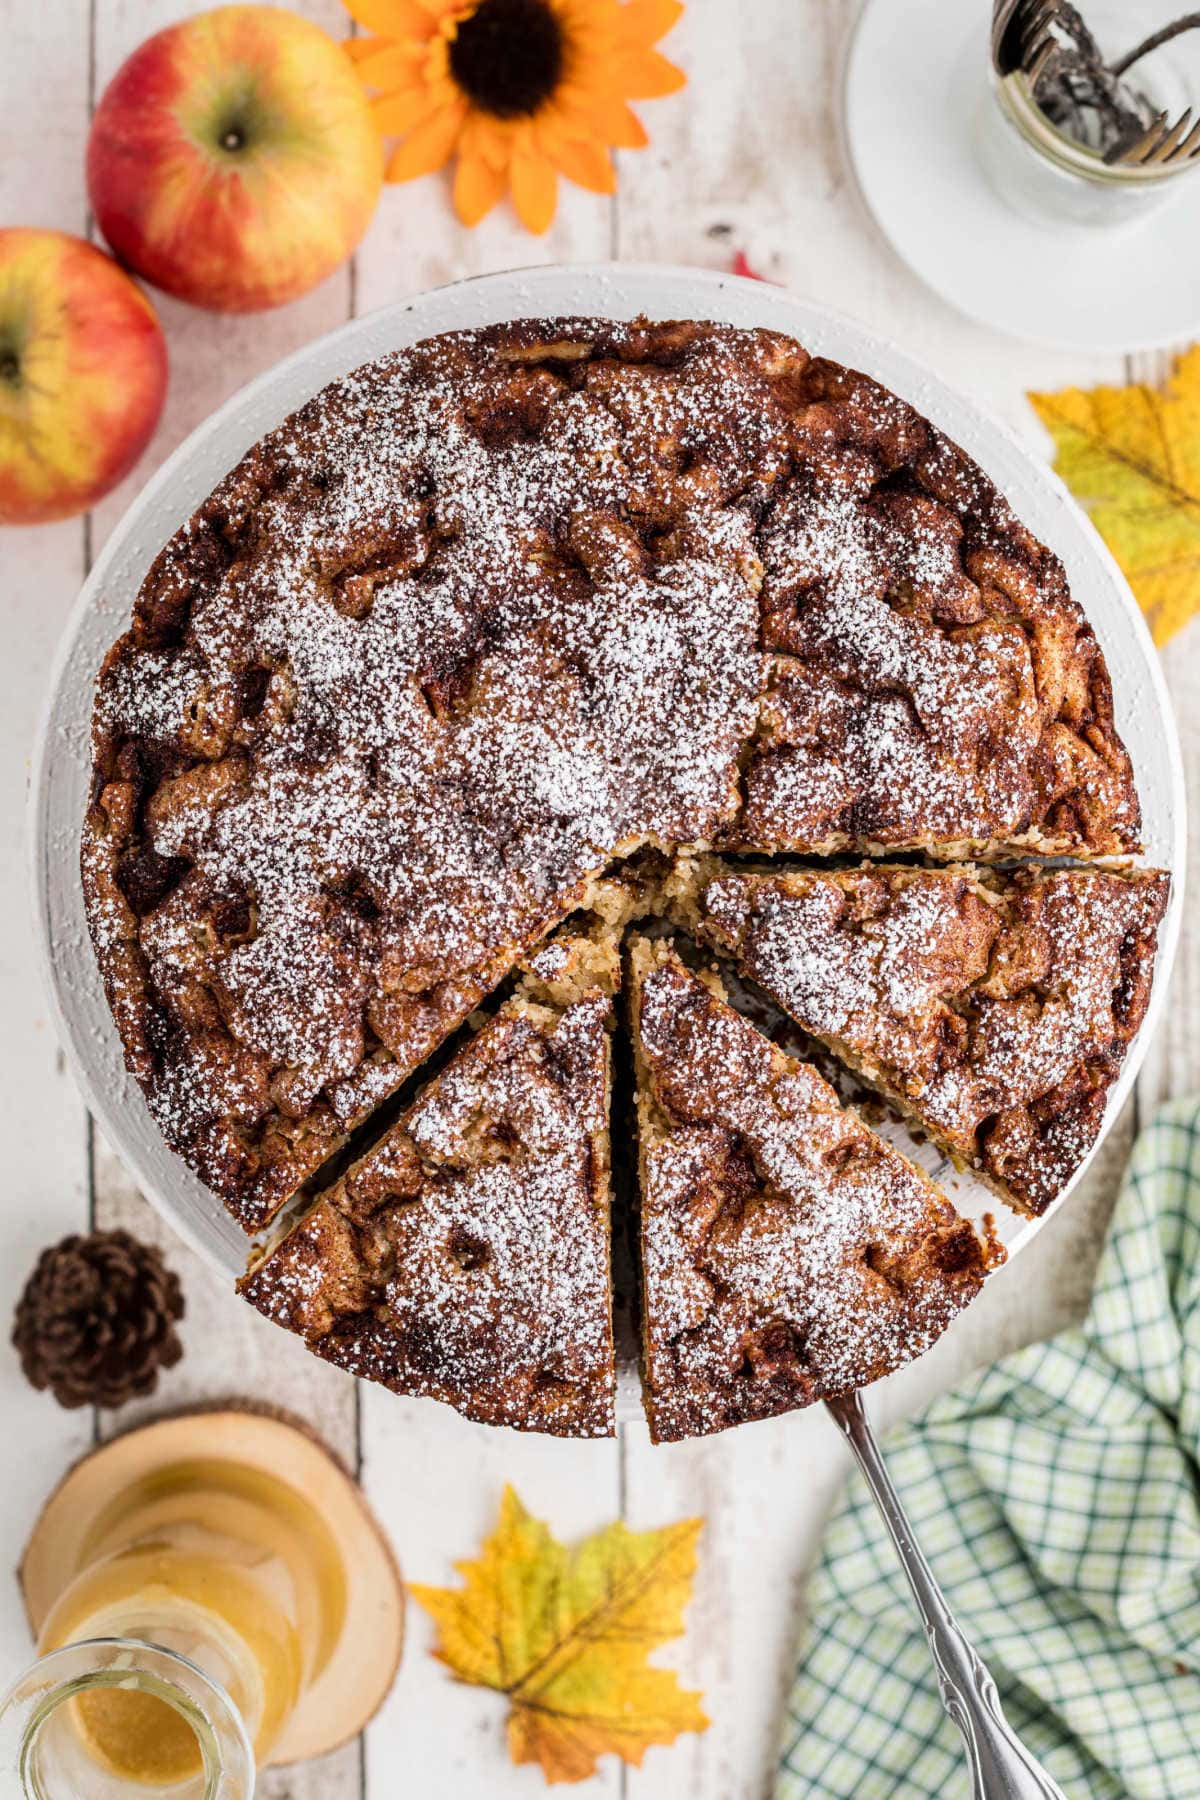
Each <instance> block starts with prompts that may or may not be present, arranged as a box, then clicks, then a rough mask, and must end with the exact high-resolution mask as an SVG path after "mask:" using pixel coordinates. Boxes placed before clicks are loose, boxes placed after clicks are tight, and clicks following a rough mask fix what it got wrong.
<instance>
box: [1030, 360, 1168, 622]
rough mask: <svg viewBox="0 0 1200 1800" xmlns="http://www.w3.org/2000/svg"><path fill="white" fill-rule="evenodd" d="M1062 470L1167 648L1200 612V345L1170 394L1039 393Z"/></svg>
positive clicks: (1139, 385) (1146, 389)
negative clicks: (1196, 613) (1175, 636)
mask: <svg viewBox="0 0 1200 1800" xmlns="http://www.w3.org/2000/svg"><path fill="white" fill-rule="evenodd" d="M1029 398H1030V400H1031V401H1032V402H1033V405H1034V408H1035V409H1036V411H1037V414H1038V417H1039V418H1040V419H1041V420H1042V422H1043V424H1045V425H1046V426H1047V427H1048V428H1049V430H1050V432H1051V433H1052V435H1053V437H1054V442H1055V446H1056V448H1057V451H1058V454H1057V457H1056V459H1055V464H1054V466H1055V468H1056V469H1057V470H1058V473H1059V474H1060V475H1061V476H1062V478H1063V480H1064V481H1065V482H1066V484H1067V486H1068V487H1069V488H1070V489H1071V492H1072V493H1073V494H1074V495H1075V498H1076V499H1077V500H1078V501H1080V502H1081V504H1082V505H1083V506H1085V507H1086V508H1087V510H1088V512H1089V513H1090V514H1091V517H1092V522H1093V524H1094V525H1095V526H1096V528H1097V530H1098V531H1099V532H1100V535H1101V537H1103V539H1104V541H1105V543H1106V544H1107V545H1108V547H1109V549H1110V550H1111V551H1112V553H1113V555H1114V556H1115V557H1116V559H1117V561H1118V562H1119V563H1120V565H1121V568H1122V570H1123V571H1124V573H1125V576H1126V578H1127V580H1128V582H1129V585H1130V587H1131V588H1132V589H1133V591H1134V593H1135V594H1136V596H1137V600H1138V604H1139V606H1140V607H1141V609H1142V611H1143V612H1144V613H1145V615H1146V617H1147V619H1148V620H1149V621H1150V629H1151V631H1152V632H1153V633H1154V641H1155V643H1156V644H1165V643H1166V641H1167V639H1168V638H1169V637H1172V636H1173V635H1174V633H1175V632H1177V631H1178V630H1179V629H1180V627H1181V626H1182V625H1186V623H1187V621H1188V620H1189V619H1190V618H1191V616H1192V614H1193V613H1194V612H1196V611H1198V610H1200V344H1194V345H1193V346H1192V348H1191V349H1190V350H1188V351H1187V352H1186V353H1185V354H1184V355H1183V356H1181V357H1179V359H1178V360H1177V362H1176V363H1175V367H1174V369H1173V371H1172V374H1171V378H1170V380H1169V381H1168V382H1167V384H1166V386H1165V387H1162V388H1155V387H1150V386H1148V385H1147V384H1146V383H1144V382H1134V383H1132V384H1131V385H1130V386H1129V387H1120V388H1113V387H1098V388H1092V389H1090V390H1087V391H1085V390H1083V389H1081V388H1064V389H1063V390H1062V392H1061V393H1058V394H1030V396H1029Z"/></svg>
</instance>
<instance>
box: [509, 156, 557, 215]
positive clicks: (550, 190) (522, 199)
mask: <svg viewBox="0 0 1200 1800" xmlns="http://www.w3.org/2000/svg"><path fill="white" fill-rule="evenodd" d="M512 197H513V205H514V206H515V207H516V209H517V217H518V219H520V221H521V223H522V225H524V227H525V229H526V231H532V232H534V233H535V234H536V235H537V236H538V237H540V236H541V234H542V232H543V231H548V230H549V228H550V222H551V220H552V219H553V217H554V209H555V207H556V206H557V204H558V176H557V175H556V174H555V172H554V168H553V165H552V164H551V163H550V162H548V161H547V159H546V158H545V157H544V156H539V155H538V153H537V152H536V151H532V150H529V149H527V148H525V146H523V145H520V146H518V147H517V149H515V150H514V151H513V160H512Z"/></svg>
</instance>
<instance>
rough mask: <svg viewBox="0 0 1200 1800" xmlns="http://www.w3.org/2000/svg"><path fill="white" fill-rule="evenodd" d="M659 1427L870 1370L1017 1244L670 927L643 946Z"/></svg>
mask: <svg viewBox="0 0 1200 1800" xmlns="http://www.w3.org/2000/svg"><path fill="white" fill-rule="evenodd" d="M631 970H632V984H631V985H632V1013H633V1031H634V1055H635V1066H636V1075H637V1087H638V1136H639V1144H640V1156H641V1255H642V1291H643V1319H642V1337H643V1359H644V1367H645V1377H646V1408H647V1412H648V1415H649V1419H650V1431H651V1435H652V1437H653V1438H654V1440H655V1442H657V1443H661V1442H664V1441H667V1440H670V1439H675V1438H685V1437H692V1436H695V1435H698V1434H700V1433H704V1432H710V1431H721V1430H723V1429H724V1428H725V1427H726V1426H729V1425H736V1424H740V1423H742V1422H743V1421H745V1420H748V1419H761V1418H767V1417H770V1416H772V1415H773V1414H776V1413H781V1412H786V1411H788V1410H790V1409H791V1408H793V1407H799V1406H807V1405H809V1404H811V1402H813V1401H815V1400H821V1399H825V1398H827V1397H828V1396H830V1395H833V1394H841V1393H846V1392H848V1391H850V1390H851V1389H854V1388H859V1387H863V1386H864V1385H865V1384H866V1383H867V1382H871V1381H875V1380H877V1379H878V1378H879V1376H881V1375H886V1374H887V1373H888V1372H889V1371H890V1370H892V1369H895V1368H898V1367H899V1366H900V1364H902V1363H906V1362H908V1361H910V1360H911V1359H912V1358H913V1357H915V1356H919V1355H920V1354H921V1353H922V1351H924V1350H927V1349H928V1348H929V1346H930V1344H932V1343H933V1342H934V1340H935V1339H936V1338H937V1337H938V1336H939V1334H940V1333H941V1332H942V1331H943V1330H944V1329H945V1327H946V1326H947V1325H948V1324H949V1322H950V1320H951V1319H952V1318H953V1317H954V1315H955V1314H956V1313H958V1312H959V1311H960V1310H961V1309H962V1308H963V1307H964V1306H966V1305H967V1303H968V1302H969V1301H970V1300H971V1299H972V1298H973V1297H974V1296H975V1294H976V1293H978V1291H979V1288H980V1285H981V1283H982V1281H983V1278H984V1276H985V1275H986V1273H987V1271H988V1269H989V1267H991V1266H992V1264H993V1263H994V1262H996V1261H999V1260H1001V1259H1002V1257H1003V1252H1002V1251H1001V1250H999V1249H998V1248H997V1247H996V1246H994V1245H992V1244H990V1243H984V1242H981V1241H980V1239H979V1238H978V1237H977V1235H976V1233H975V1231H974V1229H973V1227H972V1226H971V1225H970V1224H968V1223H967V1221H966V1220H964V1219H961V1218H960V1217H959V1216H958V1214H957V1213H956V1212H955V1210H954V1208H953V1207H952V1206H951V1204H950V1202H949V1201H948V1200H947V1199H946V1198H945V1196H944V1195H943V1194H941V1193H939V1191H938V1190H937V1188H935V1187H934V1186H933V1184H932V1182H930V1181H929V1179H928V1178H927V1177H926V1176H925V1175H924V1174H922V1173H921V1171H920V1170H919V1169H916V1168H914V1167H913V1166H912V1164H911V1163H909V1162H907V1161H906V1160H905V1158H904V1157H903V1156H901V1155H900V1154H899V1152H898V1151H896V1150H895V1149H893V1148H892V1147H891V1146H890V1145H889V1144H887V1143H885V1142H884V1141H883V1139H881V1138H879V1137H877V1136H876V1135H875V1134H874V1132H872V1131H870V1130H868V1128H867V1127H866V1126H865V1125H864V1124H863V1123H862V1121H861V1120H860V1119H858V1118H857V1117H856V1116H855V1115H854V1114H853V1113H852V1112H848V1111H847V1110H846V1109H845V1107H843V1106H842V1104H841V1102H840V1101H839V1099H838V1097H837V1095H836V1094H835V1092H834V1090H833V1089H832V1088H831V1087H830V1086H829V1084H828V1082H826V1081H825V1080H823V1079H822V1077H821V1076H820V1075H818V1074H817V1072H816V1070H815V1069H813V1068H812V1067H810V1066H809V1065H808V1064H807V1063H802V1062H798V1061H797V1060H796V1059H795V1058H793V1057H789V1056H786V1055H785V1054H784V1053H783V1051H782V1050H780V1049H778V1048H777V1046H776V1045H774V1044H772V1043H771V1041H770V1039H769V1038H767V1037H765V1036H763V1034H762V1033H761V1032H760V1031H758V1030H757V1029H756V1027H755V1026H753V1025H752V1024H751V1023H750V1022H749V1021H748V1020H747V1019H744V1018H743V1017H742V1016H741V1014H740V1013H737V1012H735V1011H734V1009H733V1008H732V1007H731V1006H730V1005H729V1003H728V1001H727V1000H726V999H725V998H724V995H723V992H722V989H721V985H720V982H719V980H718V979H717V978H716V976H714V975H712V974H705V975H704V976H700V975H697V974H694V973H693V972H692V971H691V970H689V969H688V968H686V967H685V965H684V964H683V962H682V961H681V960H680V958H679V956H678V954H677V953H676V952H675V951H674V950H673V949H672V948H671V947H670V946H669V945H668V944H667V943H665V942H664V941H662V940H658V941H652V940H650V939H647V938H635V939H634V940H633V945H632V951H631Z"/></svg>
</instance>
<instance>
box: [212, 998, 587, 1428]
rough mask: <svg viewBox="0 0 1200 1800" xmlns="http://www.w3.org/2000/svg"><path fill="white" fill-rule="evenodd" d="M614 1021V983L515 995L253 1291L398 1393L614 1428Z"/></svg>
mask: <svg viewBox="0 0 1200 1800" xmlns="http://www.w3.org/2000/svg"><path fill="white" fill-rule="evenodd" d="M531 985H534V986H536V983H533V984H531ZM610 1016H611V1000H610V998H609V995H608V994H607V993H605V992H602V991H600V990H599V989H595V990H593V991H592V993H591V994H589V995H586V996H585V997H583V998H580V999H577V1000H574V1001H572V1002H571V1003H570V1004H569V1005H568V1006H567V1007H566V1008H565V1010H563V1011H561V1012H559V1011H557V1010H555V1009H553V1008H551V1007H547V1006H545V1005H542V1004H540V1003H539V1002H537V1001H529V1000H526V999H523V998H517V999H515V1000H513V1001H512V1002H510V1003H509V1005H508V1006H507V1007H506V1008H505V1010H504V1011H503V1012H502V1013H501V1014H500V1015H499V1016H498V1017H497V1018H495V1019H493V1020H492V1021H490V1023H488V1024H487V1025H485V1026H484V1028H483V1029H482V1031H481V1032H480V1033H479V1034H478V1036H476V1037H474V1038H473V1039H471V1040H470V1042H469V1043H468V1044H467V1046H466V1048H465V1049H463V1050H461V1051H460V1052H459V1053H458V1054H457V1056H456V1057H455V1058H454V1059H453V1060H452V1061H451V1062H450V1063H449V1064H448V1065H447V1067H446V1068H445V1069H444V1070H443V1071H442V1073H441V1075H439V1076H438V1077H437V1078H436V1079H435V1080H434V1081H432V1082H431V1083H430V1084H429V1085H428V1086H427V1087H426V1088H425V1089H424V1090H423V1091H422V1093H421V1095H420V1096H419V1098H418V1099H417V1100H416V1102H415V1103H414V1104H413V1105H412V1106H411V1107H410V1108H409V1109H408V1111H407V1112H406V1113H405V1114H404V1116H403V1118H402V1119H401V1120H400V1121H399V1122H398V1123H397V1124H396V1125H395V1126H394V1127H393V1128H392V1129H391V1130H390V1131H389V1132H388V1133H387V1134H386V1136H385V1137H383V1138H382V1139H381V1140H380V1142H379V1143H378V1144H377V1145H376V1146H375V1148H374V1149H373V1150H372V1151H371V1152H370V1153H369V1154H368V1155H367V1156H365V1157H364V1158H363V1159H362V1160H361V1161H360V1162H358V1163H357V1164H355V1166H354V1167H353V1168H352V1169H351V1170H350V1171H349V1172H348V1173H347V1174H346V1175H345V1176H344V1177H343V1178H342V1180H340V1181H339V1182H338V1183H337V1184H336V1185H335V1186H334V1187H333V1188H332V1189H330V1191H329V1192H328V1193H327V1194H326V1195H325V1196H324V1197H323V1198H322V1199H321V1200H320V1201H319V1202H318V1204H317V1205H316V1207H315V1208H314V1209H313V1211H311V1212H310V1213H309V1214H308V1216H307V1217H306V1218H305V1219H304V1220H303V1221H302V1222H301V1223H300V1224H299V1225H298V1226H297V1228H296V1229H295V1230H294V1231H292V1232H291V1234H290V1235H288V1236H287V1237H285V1238H284V1239H283V1241H282V1243H281V1244H280V1245H279V1247H278V1248H277V1249H276V1250H275V1251H274V1253H273V1254H272V1255H270V1256H269V1257H268V1258H267V1259H266V1260H265V1261H264V1262H262V1263H260V1264H259V1265H258V1266H257V1268H255V1269H254V1270H253V1271H252V1272H251V1273H250V1274H249V1275H248V1276H246V1277H245V1279H244V1280H243V1281H242V1283H241V1291H242V1293H243V1294H244V1295H245V1296H246V1298H247V1299H248V1300H250V1301H251V1302H252V1303H253V1305H254V1306H256V1307H257V1308H258V1310H259V1311H260V1312H261V1313H263V1314H265V1316H266V1317H267V1318H269V1319H273V1320H274V1321H275V1322H276V1323H277V1324H280V1325H284V1326H286V1327H288V1328H289V1329H290V1330H292V1331H294V1332H296V1333H298V1334H299V1335H300V1336H301V1337H303V1338H304V1340H305V1342H306V1343H307V1345H308V1347H309V1349H310V1350H313V1351H315V1352H316V1353H317V1355H318V1356H321V1357H324V1358H325V1360H326V1361H327V1362H332V1363H336V1364H337V1365H338V1366H339V1367H341V1368H343V1369H348V1370H349V1371H350V1372H351V1373H352V1374H354V1375H361V1376H364V1377H365V1378H367V1379H368V1380H371V1381H378V1382H381V1383H382V1384H383V1385H384V1386H386V1387H390V1388H392V1389H394V1390H395V1391H396V1392H397V1393H401V1394H421V1395H430V1396H432V1397H433V1398H435V1399H438V1400H443V1401H446V1402H447V1403H448V1404H450V1405H451V1406H454V1407H456V1408H457V1409H458V1411H459V1412H461V1413H465V1414H466V1416H467V1417H468V1418H471V1419H478V1420H481V1421H482V1422H483V1423H485V1424H489V1425H511V1426H515V1427H516V1428H518V1429H520V1430H527V1431H543V1432H550V1433H552V1434H555V1435H558V1436H569V1437H596V1436H606V1435H611V1433H612V1430H613V1394H614V1385H615V1373H614V1367H613V1341H612V1316H611V1295H610V1283H609V1259H608V1237H609V1205H610V1201H609V1192H608V1150H607V1143H608V1030H607V1026H608V1023H609V1019H610Z"/></svg>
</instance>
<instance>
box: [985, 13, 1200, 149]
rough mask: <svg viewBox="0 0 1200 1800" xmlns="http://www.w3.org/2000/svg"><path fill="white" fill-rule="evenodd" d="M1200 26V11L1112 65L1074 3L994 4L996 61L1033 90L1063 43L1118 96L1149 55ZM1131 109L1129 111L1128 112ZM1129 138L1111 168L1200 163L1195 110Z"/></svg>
mask: <svg viewBox="0 0 1200 1800" xmlns="http://www.w3.org/2000/svg"><path fill="white" fill-rule="evenodd" d="M1198 28H1200V13H1189V14H1187V15H1186V16H1185V17H1184V18H1181V19H1177V20H1176V21H1175V22H1174V23H1173V24H1171V25H1167V26H1164V27H1163V29H1162V30H1161V31H1156V32H1155V33H1154V34H1153V35H1152V36H1151V37H1148V38H1146V39H1145V41H1144V42H1143V43H1140V44H1138V45H1137V46H1136V47H1135V48H1134V49H1133V50H1131V51H1130V52H1129V53H1128V55H1126V56H1123V57H1121V58H1120V60H1119V61H1117V62H1115V63H1113V64H1112V66H1111V67H1106V66H1105V63H1104V59H1103V56H1102V55H1101V52H1100V50H1099V47H1098V46H1097V44H1096V40H1095V39H1094V38H1093V36H1092V34H1091V32H1090V31H1089V30H1088V28H1087V26H1086V24H1085V23H1084V21H1083V19H1082V17H1081V16H1080V13H1079V11H1078V9H1077V8H1076V7H1075V6H1074V5H1072V4H1071V3H1070V0H994V5H993V9H992V61H993V63H994V65H995V67H996V70H997V72H998V73H999V74H1000V75H1015V74H1017V73H1021V74H1023V75H1024V76H1025V79H1026V80H1027V81H1028V83H1029V86H1030V88H1031V89H1032V90H1035V91H1036V89H1037V86H1038V83H1039V82H1040V81H1041V80H1042V77H1043V76H1044V75H1045V74H1046V72H1047V70H1048V68H1049V67H1050V64H1051V61H1052V60H1053V58H1054V56H1055V54H1056V53H1057V52H1058V51H1059V50H1060V49H1061V48H1062V46H1063V39H1064V38H1065V39H1066V40H1067V42H1068V43H1069V44H1072V45H1073V46H1074V47H1075V49H1076V50H1077V51H1079V52H1080V53H1081V54H1082V55H1084V56H1085V57H1087V58H1088V60H1089V61H1090V62H1091V63H1092V64H1093V65H1094V73H1095V76H1096V78H1097V79H1102V80H1104V81H1106V82H1107V84H1108V85H1109V86H1110V88H1111V89H1112V90H1113V92H1114V95H1115V94H1116V93H1117V92H1118V91H1119V90H1118V88H1117V84H1118V83H1119V82H1120V80H1121V78H1122V77H1123V76H1124V75H1125V74H1126V72H1127V71H1128V70H1129V69H1131V68H1132V67H1133V65H1134V63H1136V62H1140V61H1141V59H1142V57H1143V56H1148V55H1149V54H1150V53H1151V51H1153V50H1158V49H1160V48H1161V47H1162V46H1163V45H1164V44H1166V43H1169V42H1170V40H1171V39H1172V38H1173V37H1177V36H1178V35H1179V34H1180V33H1181V32H1183V31H1194V30H1196V29H1198ZM1125 110H1128V109H1127V108H1126V109H1125ZM1134 132H1135V134H1134V135H1133V136H1132V137H1129V136H1125V137H1123V138H1122V139H1121V140H1120V141H1119V142H1117V143H1115V144H1113V145H1112V146H1111V147H1110V148H1109V149H1108V150H1107V151H1106V152H1105V153H1104V161H1105V162H1106V163H1108V165H1109V166H1110V167H1116V166H1122V167H1125V166H1128V167H1135V168H1150V167H1151V166H1155V165H1157V166H1159V167H1161V168H1162V169H1164V170H1168V169H1176V168H1180V167H1182V166H1183V165H1184V164H1186V163H1192V162H1195V161H1197V160H1198V159H1200V117H1197V116H1195V115H1194V112H1193V109H1192V108H1191V107H1189V108H1188V109H1187V110H1186V111H1185V112H1184V113H1183V115H1182V117H1181V118H1178V119H1176V120H1173V121H1172V119H1171V116H1170V114H1169V113H1166V112H1160V113H1158V114H1156V115H1155V117H1154V118H1153V119H1151V120H1149V122H1148V123H1146V126H1145V129H1144V130H1143V131H1141V132H1137V130H1136V123H1135V127H1134Z"/></svg>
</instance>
